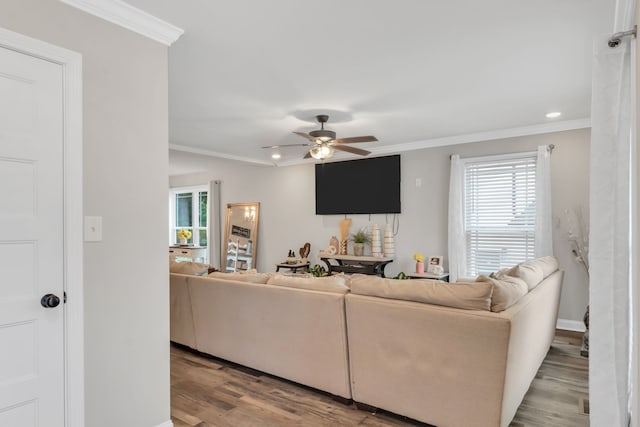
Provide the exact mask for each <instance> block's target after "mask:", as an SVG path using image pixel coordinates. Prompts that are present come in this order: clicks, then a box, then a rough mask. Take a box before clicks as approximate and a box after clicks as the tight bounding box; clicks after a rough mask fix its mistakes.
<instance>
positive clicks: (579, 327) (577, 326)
mask: <svg viewBox="0 0 640 427" xmlns="http://www.w3.org/2000/svg"><path fill="white" fill-rule="evenodd" d="M556 328H557V329H563V330H565V331H576V332H584V331H585V330H586V328H585V326H584V323H583V322H581V321H579V320H567V319H558V322H557V323H556Z"/></svg>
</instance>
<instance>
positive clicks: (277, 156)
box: [271, 153, 282, 159]
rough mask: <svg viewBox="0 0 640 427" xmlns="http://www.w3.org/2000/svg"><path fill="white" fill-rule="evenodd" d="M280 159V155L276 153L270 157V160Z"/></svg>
mask: <svg viewBox="0 0 640 427" xmlns="http://www.w3.org/2000/svg"><path fill="white" fill-rule="evenodd" d="M280 157H282V156H281V155H280V154H278V153H273V154H272V155H271V158H272V159H279V158H280Z"/></svg>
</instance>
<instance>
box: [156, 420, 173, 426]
mask: <svg viewBox="0 0 640 427" xmlns="http://www.w3.org/2000/svg"><path fill="white" fill-rule="evenodd" d="M156 427H173V421H171V420H169V421H165V422H163V423H162V424H158V425H157V426H156Z"/></svg>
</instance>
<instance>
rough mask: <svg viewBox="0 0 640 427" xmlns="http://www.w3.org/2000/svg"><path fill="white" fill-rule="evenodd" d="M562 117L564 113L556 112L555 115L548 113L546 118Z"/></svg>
mask: <svg viewBox="0 0 640 427" xmlns="http://www.w3.org/2000/svg"><path fill="white" fill-rule="evenodd" d="M561 115H562V113H561V112H560V111H554V112H553V113H547V114H546V117H547V119H556V118H558V117H560V116H561Z"/></svg>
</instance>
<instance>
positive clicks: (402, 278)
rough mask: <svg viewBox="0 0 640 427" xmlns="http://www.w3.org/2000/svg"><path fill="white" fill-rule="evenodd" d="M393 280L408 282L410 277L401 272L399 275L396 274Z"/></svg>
mask: <svg viewBox="0 0 640 427" xmlns="http://www.w3.org/2000/svg"><path fill="white" fill-rule="evenodd" d="M394 279H398V280H409V279H411V277H409V276H407V275H406V274H404V272H403V271H401V272H400V273H398V275H397V276H396V277H394Z"/></svg>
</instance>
